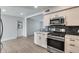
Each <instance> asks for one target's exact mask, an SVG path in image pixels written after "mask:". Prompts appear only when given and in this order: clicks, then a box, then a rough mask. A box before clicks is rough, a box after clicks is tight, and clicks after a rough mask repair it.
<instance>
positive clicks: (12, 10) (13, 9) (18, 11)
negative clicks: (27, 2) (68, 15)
mask: <svg viewBox="0 0 79 59" xmlns="http://www.w3.org/2000/svg"><path fill="white" fill-rule="evenodd" d="M0 8H1V13H2V14H7V15H11V16H18V17H27V16H30V15H33V14H35V13H39V12H42V11H44V10H46V9H50V8H55V6H38V7H37V8H34V6H0Z"/></svg>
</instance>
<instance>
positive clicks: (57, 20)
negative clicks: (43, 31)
mask: <svg viewBox="0 0 79 59" xmlns="http://www.w3.org/2000/svg"><path fill="white" fill-rule="evenodd" d="M50 25H64V17H55V18H52V19H50Z"/></svg>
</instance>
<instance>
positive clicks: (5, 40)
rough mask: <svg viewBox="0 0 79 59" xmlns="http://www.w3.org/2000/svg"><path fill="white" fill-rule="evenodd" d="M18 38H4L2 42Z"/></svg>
mask: <svg viewBox="0 0 79 59" xmlns="http://www.w3.org/2000/svg"><path fill="white" fill-rule="evenodd" d="M15 39H17V38H13V39H2V40H1V42H5V41H9V40H15Z"/></svg>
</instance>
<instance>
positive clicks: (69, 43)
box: [65, 35, 79, 53]
mask: <svg viewBox="0 0 79 59" xmlns="http://www.w3.org/2000/svg"><path fill="white" fill-rule="evenodd" d="M65 52H66V53H79V36H75V35H66V36H65Z"/></svg>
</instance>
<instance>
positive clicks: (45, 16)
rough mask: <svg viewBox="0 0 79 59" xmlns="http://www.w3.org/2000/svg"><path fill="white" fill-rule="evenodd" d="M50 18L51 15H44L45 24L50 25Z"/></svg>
mask: <svg viewBox="0 0 79 59" xmlns="http://www.w3.org/2000/svg"><path fill="white" fill-rule="evenodd" d="M50 18H51V15H44V19H43V26H44V27H45V26H49V25H50Z"/></svg>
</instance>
